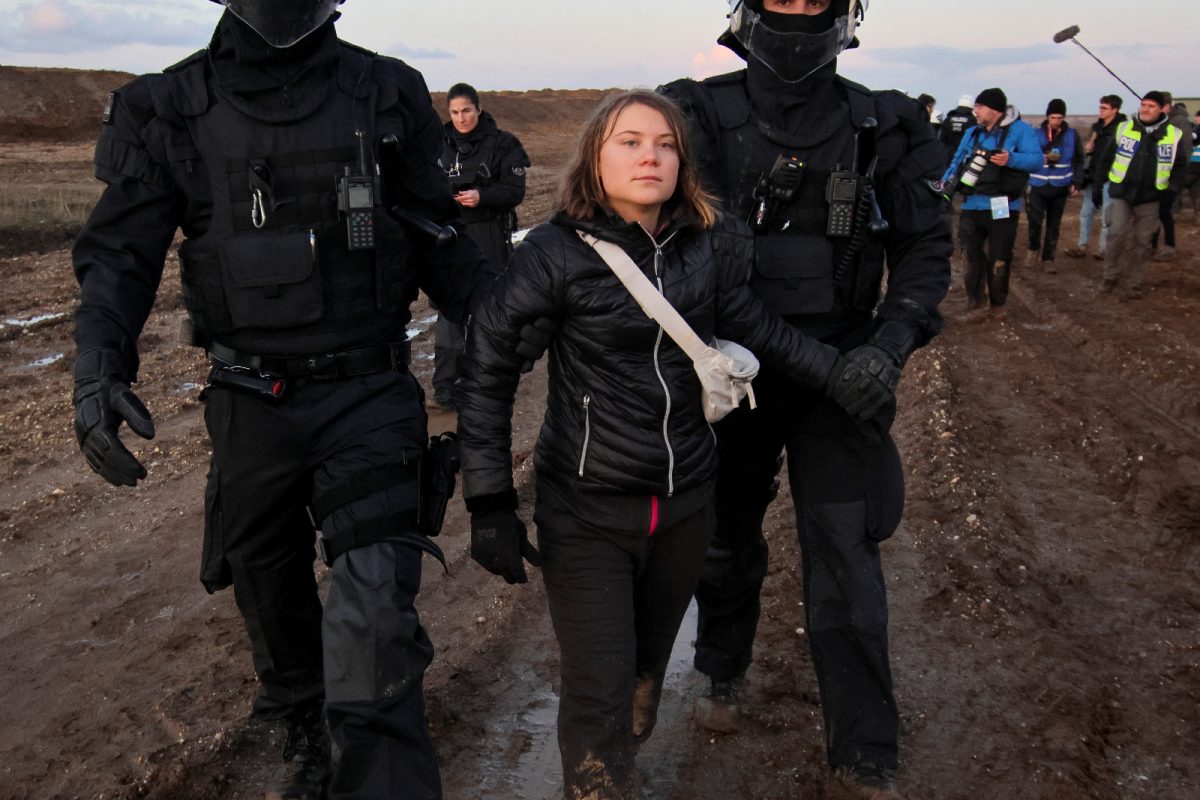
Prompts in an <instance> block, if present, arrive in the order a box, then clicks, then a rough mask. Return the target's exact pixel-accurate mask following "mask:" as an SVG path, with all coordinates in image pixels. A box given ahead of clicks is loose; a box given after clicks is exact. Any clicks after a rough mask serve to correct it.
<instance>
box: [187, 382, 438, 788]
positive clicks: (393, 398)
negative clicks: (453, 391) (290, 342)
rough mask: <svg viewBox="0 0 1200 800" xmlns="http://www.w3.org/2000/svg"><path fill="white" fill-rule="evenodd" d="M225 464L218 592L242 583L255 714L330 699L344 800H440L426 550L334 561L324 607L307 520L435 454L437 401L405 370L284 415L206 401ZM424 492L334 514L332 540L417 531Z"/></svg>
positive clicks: (215, 548)
mask: <svg viewBox="0 0 1200 800" xmlns="http://www.w3.org/2000/svg"><path fill="white" fill-rule="evenodd" d="M205 397H206V399H207V408H206V409H205V420H206V422H207V424H208V430H209V435H210V436H211V437H212V444H213V455H212V463H211V467H210V471H209V476H208V488H207V496H206V501H207V502H206V506H207V507H206V537H205V539H206V542H205V560H204V567H203V575H202V579H203V580H204V582H205V585H206V586H207V587H208V588H209V589H210V590H212V589H216V588H221V587H222V586H225V585H228V584H229V583H232V584H233V588H234V596H235V599H236V602H237V606H238V609H239V611H240V612H241V614H242V617H243V619H244V620H245V623H246V630H247V632H248V633H249V635H250V643H251V647H252V650H253V658H254V667H255V670H256V671H257V673H258V676H259V681H260V684H261V686H260V690H259V696H258V698H257V699H256V701H255V704H254V709H255V711H256V712H257V713H258V714H259V715H262V716H265V717H269V718H284V717H288V716H290V715H292V714H298V713H303V712H304V710H305V709H307V708H311V706H312V704H313V703H319V702H321V701H322V700H324V701H325V707H326V712H327V714H328V719H329V723H330V731H331V733H332V735H333V739H334V741H335V743H336V744H337V746H338V749H339V751H340V753H341V757H340V760H339V763H338V766H337V769H336V771H335V774H334V778H333V785H332V787H331V792H332V796H333V797H335V798H390V797H405V798H421V799H422V800H426V799H427V798H438V797H440V796H441V785H440V778H439V775H438V769H437V763H436V759H435V756H434V752H433V746H432V743H431V742H430V740H429V736H428V733H427V731H426V726H425V713H424V707H423V699H422V676H423V674H424V671H425V668H426V667H427V666H428V665H429V663H430V661H431V660H432V658H433V647H432V645H431V643H430V641H429V638H428V636H426V634H425V630H424V628H423V627H422V626H421V623H420V619H419V618H418V616H417V612H416V610H415V608H414V607H413V602H414V600H415V598H416V595H417V592H418V591H419V589H420V584H421V552H420V551H419V550H417V549H415V548H413V547H411V546H408V545H403V544H397V543H392V542H381V543H378V544H374V545H370V546H367V547H363V548H360V549H357V550H351V551H349V552H347V553H345V554H343V555H342V556H340V557H339V558H338V559H337V560H336V561H335V562H334V564H333V572H332V577H331V585H330V591H329V597H328V599H327V601H326V603H325V606H324V609H323V610H322V606H321V603H320V600H319V598H318V596H317V585H316V581H315V579H314V575H313V562H314V542H315V532H314V528H313V524H312V522H311V521H310V519H309V516H308V513H307V507H308V506H309V505H310V504H311V503H312V502H313V500H314V498H320V497H323V496H325V495H326V494H327V493H328V492H329V491H331V490H334V489H337V488H339V487H344V486H347V485H348V484H351V483H353V482H355V481H356V480H357V479H361V478H363V477H364V476H366V475H369V474H371V473H372V472H373V471H376V470H379V469H380V468H381V467H386V466H390V465H395V464H397V463H401V462H404V461H406V460H410V459H415V458H416V457H417V456H418V454H419V453H420V452H422V450H423V448H424V445H425V441H426V438H425V429H426V419H425V410H424V398H423V397H422V392H421V388H420V386H419V385H418V384H417V381H416V380H415V379H414V378H413V377H412V375H411V374H409V373H407V372H404V373H398V372H380V373H376V374H373V375H367V376H363V377H358V378H351V379H347V380H341V381H336V382H320V383H306V384H302V385H298V386H294V387H291V391H290V394H289V395H286V396H285V397H284V399H283V400H281V401H278V402H272V401H266V400H262V399H260V398H258V397H252V396H249V395H244V394H239V393H234V392H231V391H229V390H226V389H217V388H211V387H210V388H209V389H207V390H206V391H205ZM416 500H417V486H416V482H415V480H414V481H411V482H402V483H398V484H397V485H394V486H389V487H386V488H383V489H381V490H378V491H375V492H373V493H371V494H368V495H366V496H365V497H361V498H358V499H354V500H352V501H351V502H349V503H348V504H346V505H343V506H342V507H340V508H337V509H335V510H333V511H332V512H331V513H330V514H329V516H328V517H327V518H326V519H325V520H324V521H323V522H322V528H323V531H324V533H325V534H326V535H333V534H336V533H337V532H339V531H345V530H347V529H349V528H353V527H356V526H359V525H361V524H364V523H368V524H369V523H372V522H382V523H383V524H385V525H386V524H393V523H394V524H396V525H397V529H398V530H400V529H402V528H404V527H405V526H407V525H411V522H410V521H409V520H410V517H411V513H412V511H413V510H414V509H415V508H416Z"/></svg>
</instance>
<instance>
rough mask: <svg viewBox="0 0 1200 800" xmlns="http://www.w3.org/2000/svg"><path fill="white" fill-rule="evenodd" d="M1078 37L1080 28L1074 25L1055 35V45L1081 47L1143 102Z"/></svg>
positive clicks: (1138, 96) (1131, 88) (1136, 94)
mask: <svg viewBox="0 0 1200 800" xmlns="http://www.w3.org/2000/svg"><path fill="white" fill-rule="evenodd" d="M1078 35H1079V26H1078V25H1072V26H1071V27H1069V28H1063V29H1062V30H1061V31H1059V32H1058V33H1056V34H1054V43H1055V44H1062V43H1063V42H1066V41H1072V42H1074V43H1075V44H1077V45H1079V47H1080V49H1082V50H1083V52H1085V53H1087V54H1088V55H1089V56H1091V57H1092V58H1095V59H1096V63H1097V64H1099V65H1100V66H1102V67H1104V69H1105V70H1106V71H1107V72H1108V74H1109V75H1112V76H1113V77H1114V78H1116V79H1117V80H1118V81H1120V83H1121V85H1122V86H1124V87H1125V88H1126V89H1128V90H1129V91H1131V92H1133V95H1134V97H1136V98H1137V99H1138V100H1141V99H1142V96H1141V95H1140V94H1138V93H1137V92H1136V91H1134V88H1133V87H1132V86H1130V85H1129V84H1128V83H1126V82H1125V81H1123V80H1121V76H1120V75H1118V74H1117V73H1115V72H1113V71H1112V70H1111V69H1109V68H1108V65H1107V64H1105V63H1104V62H1103V61H1101V60H1100V59H1098V58H1096V54H1095V53H1093V52H1092V51H1091V50H1088V49H1087V48H1086V47H1084V46H1083V43H1082V42H1080V41H1079V40H1078V39H1076V38H1075V37H1076V36H1078Z"/></svg>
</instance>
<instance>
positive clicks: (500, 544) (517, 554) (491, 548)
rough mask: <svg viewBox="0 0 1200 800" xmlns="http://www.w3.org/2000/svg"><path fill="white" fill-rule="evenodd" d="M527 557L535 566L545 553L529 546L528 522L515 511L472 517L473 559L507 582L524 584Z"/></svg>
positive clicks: (494, 512)
mask: <svg viewBox="0 0 1200 800" xmlns="http://www.w3.org/2000/svg"><path fill="white" fill-rule="evenodd" d="M522 557H524V559H525V561H528V562H529V563H530V564H532V565H533V566H535V567H540V566H541V565H542V554H541V553H539V552H538V551H537V548H535V547H534V546H533V545H532V544H530V543H529V537H528V535H527V534H526V531H525V523H524V522H522V521H521V518H520V517H518V516H517V512H516V511H505V510H499V511H479V512H476V513H474V514H472V515H471V558H473V559H474V560H475V562H476V563H477V564H479V566H481V567H483V568H484V569H486V570H487V571H488V572H490V573H492V574H493V575H499V576H500V577H501V578H504V580H505V581H506V582H507V583H525V582H526V581H528V580H529V578H528V576H527V575H526V574H525V564H524V562H523V561H522V560H521V558H522Z"/></svg>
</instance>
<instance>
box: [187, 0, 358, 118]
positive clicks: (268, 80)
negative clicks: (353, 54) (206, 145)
mask: <svg viewBox="0 0 1200 800" xmlns="http://www.w3.org/2000/svg"><path fill="white" fill-rule="evenodd" d="M337 17H338V15H337V14H334V15H333V16H332V17H330V18H329V20H328V21H327V22H325V23H324V24H323V25H322V26H321V27H319V28H317V30H315V31H313V32H312V33H310V34H309V35H308V36H305V37H304V38H303V39H301V40H300V41H298V42H296V43H295V44H294V45H292V46H291V47H282V48H281V47H272V46H271V45H269V44H267V42H266V41H265V40H264V39H263V38H262V37H261V36H259V35H258V34H257V33H256V32H255V31H254V29H253V28H251V27H250V26H249V25H247V24H246V23H245V22H243V21H242V20H240V19H239V18H238V17H237V16H236V15H234V14H232V13H230V12H228V11H226V12H225V13H224V14H223V15H222V16H221V20H220V22H218V23H217V29H216V32H215V34H214V35H213V39H212V42H211V43H210V44H209V58H210V61H211V64H212V69H213V72H214V75H215V78H216V81H215V83H216V90H217V94H218V95H220V96H221V97H222V98H224V99H226V100H228V101H229V102H230V103H232V104H233V105H234V106H235V107H236V108H237V109H238V110H239V111H242V112H243V113H245V114H247V115H249V116H251V117H253V118H255V119H259V120H263V121H267V122H286V121H290V120H296V119H302V118H303V117H306V116H308V115H309V114H311V113H312V112H313V111H315V110H316V109H317V108H318V107H319V106H320V105H321V103H323V102H324V101H325V99H326V98H327V97H328V96H329V90H330V89H331V88H332V87H333V85H334V83H335V79H334V70H335V68H336V65H337V57H338V39H337V33H336V32H335V30H334V21H335V20H336V19H337Z"/></svg>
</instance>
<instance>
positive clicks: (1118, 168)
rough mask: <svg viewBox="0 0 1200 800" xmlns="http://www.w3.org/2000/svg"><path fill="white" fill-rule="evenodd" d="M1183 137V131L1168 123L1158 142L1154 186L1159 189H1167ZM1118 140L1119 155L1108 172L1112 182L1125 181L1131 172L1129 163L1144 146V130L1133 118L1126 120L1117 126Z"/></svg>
mask: <svg viewBox="0 0 1200 800" xmlns="http://www.w3.org/2000/svg"><path fill="white" fill-rule="evenodd" d="M1164 124H1166V123H1164ZM1181 139H1183V131H1181V130H1179V128H1176V127H1175V126H1174V125H1169V124H1168V125H1167V131H1166V133H1165V134H1164V135H1163V138H1162V139H1160V140H1159V142H1158V162H1157V166H1158V170H1157V171H1156V172H1155V174H1154V187H1155V188H1156V189H1158V190H1159V191H1162V190H1164V189H1166V188H1167V185H1168V184H1169V183H1170V180H1171V168H1172V167H1173V166H1174V165H1175V153H1176V152H1177V151H1178V149H1179V142H1180V140H1181ZM1116 140H1117V156H1116V158H1114V159H1113V165H1112V169H1111V170H1109V173H1108V180H1109V182H1110V183H1122V182H1124V180H1125V176H1126V175H1127V174H1128V173H1129V163H1130V162H1131V161H1133V156H1134V155H1135V154H1136V153H1137V151H1138V150H1139V149H1140V148H1141V146H1142V132H1141V131H1139V130H1138V129H1137V128H1136V127H1134V124H1133V120H1125V121H1124V122H1122V123H1121V124H1120V125H1118V126H1117V133H1116Z"/></svg>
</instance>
